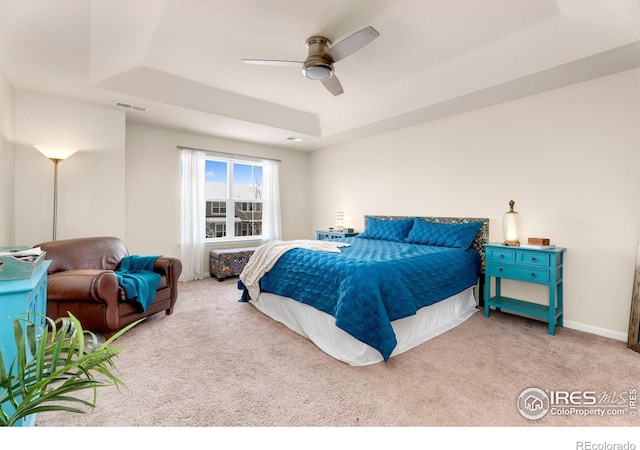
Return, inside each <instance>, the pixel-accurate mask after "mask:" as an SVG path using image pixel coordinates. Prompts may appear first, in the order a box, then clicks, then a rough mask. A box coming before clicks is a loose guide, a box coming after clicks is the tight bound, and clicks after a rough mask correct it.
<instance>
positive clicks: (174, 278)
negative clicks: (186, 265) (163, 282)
mask: <svg viewBox="0 0 640 450" xmlns="http://www.w3.org/2000/svg"><path fill="white" fill-rule="evenodd" d="M153 271H154V272H156V273H159V274H160V275H164V276H165V277H166V278H167V285H168V286H174V285H176V284H177V283H178V278H179V277H180V274H181V273H182V262H181V261H180V260H179V259H178V258H176V257H174V256H160V257H159V258H158V259H157V260H156V263H155V266H154V267H153Z"/></svg>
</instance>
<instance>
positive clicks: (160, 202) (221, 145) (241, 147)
mask: <svg viewBox="0 0 640 450" xmlns="http://www.w3.org/2000/svg"><path fill="white" fill-rule="evenodd" d="M178 146H185V147H194V148H200V149H205V150H212V151H219V152H227V153H233V154H241V155H249V156H255V157H258V158H259V157H263V158H273V159H280V160H281V162H280V168H279V172H280V200H281V208H282V222H283V225H282V233H283V238H284V239H301V238H312V237H313V236H314V235H313V234H312V233H311V232H310V231H309V230H310V229H311V219H310V217H311V211H312V210H311V205H310V203H309V198H310V196H311V195H310V192H311V190H310V185H309V182H308V179H309V171H310V169H309V160H310V155H309V154H308V153H302V152H298V151H293V150H288V149H283V148H275V147H267V146H261V145H256V144H251V143H245V142H237V141H231V140H228V139H220V138H214V137H211V136H203V135H197V134H193V133H187V132H183V131H176V130H169V129H165V128H156V127H151V126H147V125H140V124H135V123H129V124H127V138H126V147H127V155H126V167H127V174H126V180H127V193H126V230H127V244H128V247H129V251H130V252H133V253H139V254H157V253H158V252H160V253H162V254H173V255H179V254H180V253H179V242H180V152H179V150H178V148H177V147H178ZM248 245H251V243H247V242H243V243H239V244H237V245H235V246H239V247H243V246H248ZM225 246H229V244H226V245H225ZM210 248H213V246H208V247H207V250H208V249H210ZM203 258H204V262H205V266H204V267H205V271H207V270H208V267H209V266H208V252H205V254H204V255H203Z"/></svg>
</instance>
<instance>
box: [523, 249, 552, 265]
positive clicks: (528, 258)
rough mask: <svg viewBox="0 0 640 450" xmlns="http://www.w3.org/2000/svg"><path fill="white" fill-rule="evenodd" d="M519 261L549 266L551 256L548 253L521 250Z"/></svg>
mask: <svg viewBox="0 0 640 450" xmlns="http://www.w3.org/2000/svg"><path fill="white" fill-rule="evenodd" d="M518 262H519V263H522V264H530V265H534V266H540V267H549V265H550V264H551V256H550V255H549V254H548V253H541V252H527V251H521V252H519V253H518Z"/></svg>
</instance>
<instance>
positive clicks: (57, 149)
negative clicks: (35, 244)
mask: <svg viewBox="0 0 640 450" xmlns="http://www.w3.org/2000/svg"><path fill="white" fill-rule="evenodd" d="M34 147H35V148H36V150H38V151H39V152H40V153H42V154H43V155H44V156H46V157H47V158H49V159H50V160H51V162H53V240H54V241H55V240H56V228H57V222H58V163H59V162H60V161H63V160H65V159H67V158H68V157H69V156H71V155H73V154H74V153H75V152H77V151H78V150H77V149H75V148H72V147H64V146H61V145H34Z"/></svg>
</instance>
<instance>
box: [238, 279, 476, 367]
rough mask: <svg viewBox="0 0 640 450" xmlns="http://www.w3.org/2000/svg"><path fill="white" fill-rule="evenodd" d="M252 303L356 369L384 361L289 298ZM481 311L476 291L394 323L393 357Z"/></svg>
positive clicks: (317, 312)
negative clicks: (476, 299)
mask: <svg viewBox="0 0 640 450" xmlns="http://www.w3.org/2000/svg"><path fill="white" fill-rule="evenodd" d="M250 303H251V304H252V305H253V306H255V307H256V308H257V309H258V310H259V311H261V312H262V313H264V314H266V315H267V316H269V317H271V318H272V319H274V320H277V321H278V322H281V323H282V324H284V325H286V326H287V327H289V328H290V329H292V330H293V331H295V332H297V333H299V334H301V335H302V336H305V337H306V338H308V339H309V340H311V341H312V342H313V343H314V344H315V345H317V346H318V347H319V348H320V349H321V350H322V351H324V352H325V353H327V354H328V355H330V356H332V357H334V358H335V359H337V360H340V361H343V362H345V363H347V364H350V365H352V366H366V365H370V364H375V363H378V362H380V361H383V358H382V355H381V354H380V352H378V351H377V350H376V349H374V348H373V347H371V346H369V345H367V344H365V343H364V342H361V341H359V340H357V339H355V338H354V337H353V336H351V335H350V334H348V333H347V332H345V331H343V330H341V329H340V328H338V327H337V326H336V325H335V318H334V317H333V316H331V315H330V314H327V313H325V312H322V311H320V310H317V309H315V308H314V307H312V306H309V305H307V304H304V303H300V302H298V301H296V300H293V299H291V298H288V297H282V296H279V295H275V294H270V293H266V292H264V293H261V294H260V296H259V297H258V301H254V300H251V301H250ZM477 311H478V309H477V308H476V301H475V297H474V295H473V287H471V288H469V289H467V290H465V291H463V292H461V293H460V294H456V295H454V296H453V297H449V298H448V299H446V300H443V301H441V302H438V303H436V304H433V305H430V306H426V307H424V308H421V309H420V310H418V312H417V314H416V315H414V316H410V317H406V318H404V319H399V320H395V321H393V322H392V327H393V330H394V332H395V334H396V340H397V341H398V344H397V346H396V348H395V349H394V351H393V353H392V354H391V357H394V356H396V355H399V354H400V353H403V352H406V351H407V350H410V349H412V348H414V347H416V346H417V345H420V344H422V343H424V342H426V341H428V340H429V339H432V338H434V337H436V336H439V335H440V334H442V333H444V332H446V331H448V330H451V329H452V328H455V327H456V326H458V325H460V324H461V323H462V322H464V321H465V320H467V319H468V318H469V317H471V316H472V315H473V314H474V313H475V312H477Z"/></svg>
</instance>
